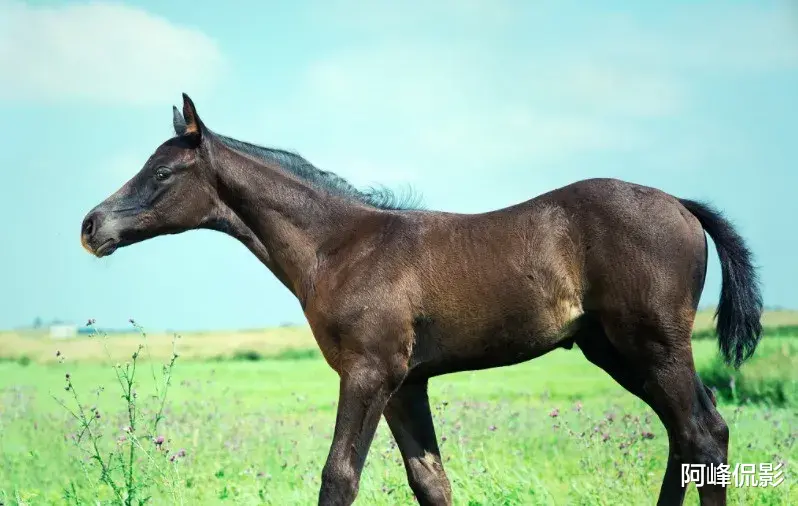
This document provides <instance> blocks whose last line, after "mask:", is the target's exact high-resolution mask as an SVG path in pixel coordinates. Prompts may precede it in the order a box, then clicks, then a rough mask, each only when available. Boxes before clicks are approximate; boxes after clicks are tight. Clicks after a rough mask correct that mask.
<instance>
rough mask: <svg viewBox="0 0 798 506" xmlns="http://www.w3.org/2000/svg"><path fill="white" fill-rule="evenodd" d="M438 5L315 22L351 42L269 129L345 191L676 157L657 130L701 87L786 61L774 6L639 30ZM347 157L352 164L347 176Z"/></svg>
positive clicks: (701, 12) (691, 12)
mask: <svg viewBox="0 0 798 506" xmlns="http://www.w3.org/2000/svg"><path fill="white" fill-rule="evenodd" d="M336 5H338V4H336ZM344 5H346V2H344ZM444 5H445V6H446V7H445V8H441V4H438V3H432V4H425V5H418V6H416V7H417V8H411V7H406V6H404V4H403V6H404V7H403V8H402V9H399V8H397V7H396V6H395V3H394V4H388V3H384V2H375V3H369V4H368V6H365V5H364V6H362V8H359V9H357V10H356V12H355V11H352V10H348V9H345V8H338V7H340V5H338V7H335V8H333V7H330V8H329V11H326V10H322V11H321V13H320V14H316V15H317V16H318V20H319V23H325V24H327V25H329V24H330V23H333V24H335V27H336V30H341V31H344V32H347V33H354V34H356V35H355V36H354V37H355V40H357V43H356V44H353V43H349V44H347V46H346V48H345V49H341V50H337V49H331V50H329V51H328V52H327V53H326V54H323V55H322V56H320V57H318V58H317V60H316V61H314V62H311V63H310V64H309V65H308V66H307V67H306V72H305V74H304V76H303V79H302V80H301V81H300V82H298V83H297V86H296V87H295V88H294V94H293V95H292V96H290V97H279V99H275V103H273V104H270V105H269V106H268V111H267V112H266V113H265V114H266V115H267V116H268V120H267V121H268V122H270V123H273V124H279V130H280V131H281V133H282V135H285V132H286V131H293V132H295V133H296V138H302V139H303V141H302V142H305V139H307V140H308V144H309V146H308V147H304V148H303V150H304V152H305V153H308V150H310V151H314V150H315V151H316V152H317V153H321V154H322V155H323V156H322V159H325V160H338V161H339V162H340V163H338V164H336V165H335V166H334V167H328V168H332V169H333V170H338V171H340V172H341V174H342V175H344V176H345V177H350V176H351V177H353V178H355V179H360V178H361V177H363V176H364V174H362V173H361V172H362V171H363V170H375V171H376V172H374V173H373V174H372V178H374V179H379V178H381V177H383V175H382V174H385V175H388V174H389V171H388V170H385V171H378V170H377V169H376V168H377V167H381V166H382V167H386V168H387V167H404V168H405V169H403V170H402V171H401V173H402V174H404V175H406V176H407V177H408V179H411V178H417V177H418V175H420V174H425V175H428V174H429V173H430V171H431V170H435V171H439V172H443V171H449V172H450V173H451V172H452V171H458V172H461V171H463V170H468V169H473V170H484V169H488V170H491V171H496V170H501V168H502V167H510V166H513V165H514V164H515V165H516V166H518V164H523V165H525V166H527V167H534V166H535V165H539V166H544V165H545V164H547V163H549V162H552V161H561V160H567V159H571V158H572V157H580V156H584V155H591V154H594V153H601V152H613V153H619V154H622V153H624V152H629V151H636V152H639V153H642V152H645V153H650V154H651V156H656V153H657V152H658V151H660V152H663V153H668V154H669V155H670V156H677V157H678V153H675V151H677V150H678V149H680V148H679V146H674V144H673V143H672V142H670V143H669V141H668V139H665V138H664V137H663V136H662V135H663V129H662V128H661V127H662V126H665V127H666V128H672V129H674V128H675V129H676V130H677V131H678V130H679V128H680V127H679V126H677V125H678V124H679V122H681V121H683V120H684V119H685V118H691V117H693V118H695V116H693V115H695V114H700V113H696V110H699V109H700V108H698V107H695V106H696V104H698V103H700V101H701V100H702V97H703V96H704V95H702V94H705V93H711V89H712V88H711V87H708V86H707V82H706V81H704V80H702V79H703V77H705V76H707V75H712V76H714V77H717V76H718V75H720V76H721V77H728V78H729V79H736V78H739V76H740V75H741V74H742V75H758V74H761V73H762V72H779V71H783V70H788V69H792V68H795V67H796V64H798V44H796V43H795V42H796V34H798V31H796V30H795V26H794V24H795V23H793V24H791V21H794V20H795V18H794V17H789V15H790V14H793V13H790V12H787V11H786V9H785V5H786V4H785V5H777V6H775V7H760V6H743V5H726V4H723V5H721V6H720V7H717V6H716V7H715V9H714V10H712V9H710V8H709V7H703V6H690V5H679V6H674V7H671V8H669V9H667V10H666V11H664V12H663V15H662V16H649V17H648V18H647V19H646V20H645V21H643V20H642V19H636V18H631V17H629V16H628V15H616V14H613V13H609V14H607V13H601V12H599V13H590V12H583V13H582V14H580V15H575V16H574V17H573V18H572V19H569V22H568V23H566V24H562V23H560V21H562V19H560V18H563V16H564V14H563V12H565V11H567V7H565V8H564V10H554V8H553V4H545V3H544V4H534V5H532V4H531V3H529V2H526V3H515V4H514V5H515V7H514V8H512V9H510V8H509V7H508V3H507V2H498V3H497V2H482V1H478V0H475V1H471V2H468V3H462V4H461V3H454V4H452V3H450V2H444ZM558 5H559V4H558ZM524 9H526V11H525V10H524ZM580 11H582V9H580ZM336 13H338V14H336ZM342 13H345V14H342ZM786 19H789V20H790V21H787V20H786ZM444 20H445V22H444ZM436 26H438V27H439V28H440V30H441V31H442V33H443V34H444V35H438V31H437V30H435V29H433V28H434V27H436ZM553 27H557V28H556V29H554V28H553ZM710 86H711V85H710ZM701 121H702V122H704V123H707V125H708V126H707V127H706V128H707V129H711V131H713V132H715V137H716V138H717V139H716V142H715V144H714V145H712V146H709V145H706V146H703V147H702V149H705V150H706V151H707V152H712V151H713V150H717V149H726V148H725V147H724V135H723V128H724V127H725V125H722V124H712V118H701ZM730 137H733V134H732V135H730ZM262 138H268V137H266V136H263V137H262ZM319 139H321V140H319ZM704 142H710V139H704ZM694 148H695V146H694ZM352 150H355V151H357V152H358V163H356V164H354V167H355V168H351V169H347V168H346V166H345V163H344V162H347V161H349V160H351V155H349V154H348V153H349V152H351V151H352ZM308 155H309V156H310V155H313V153H308ZM691 156H693V155H691ZM311 159H312V160H315V159H314V158H312V156H311ZM411 168H412V169H411ZM413 171H415V173H413ZM381 172H382V174H381Z"/></svg>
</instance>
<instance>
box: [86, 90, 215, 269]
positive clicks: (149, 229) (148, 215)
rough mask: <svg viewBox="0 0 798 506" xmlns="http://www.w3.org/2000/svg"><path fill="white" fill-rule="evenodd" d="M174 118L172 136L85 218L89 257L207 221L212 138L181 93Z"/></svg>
mask: <svg viewBox="0 0 798 506" xmlns="http://www.w3.org/2000/svg"><path fill="white" fill-rule="evenodd" d="M173 120H174V128H175V134H176V136H175V137H173V138H171V139H169V140H168V141H166V142H164V143H163V144H161V145H160V146H159V147H158V149H156V150H155V153H153V155H152V156H150V158H149V159H148V160H147V162H146V163H145V164H144V167H143V168H142V169H141V170H140V171H139V172H138V174H136V175H135V176H133V177H132V178H131V179H130V180H129V181H128V182H127V183H125V184H124V185H123V186H122V187H121V188H120V189H119V190H117V191H116V193H114V194H113V195H111V196H110V197H108V198H107V199H105V200H104V201H103V202H102V203H100V204H99V205H98V206H97V207H95V208H94V209H92V210H91V211H89V213H88V214H87V215H86V217H85V218H84V220H83V224H82V226H81V229H80V232H81V242H82V244H83V247H84V248H86V250H88V251H89V252H90V253H92V254H94V255H96V256H98V257H102V256H107V255H110V254H111V253H113V252H114V251H115V250H116V249H117V248H120V247H123V246H127V245H130V244H134V243H137V242H140V241H143V240H145V239H149V238H152V237H156V236H159V235H164V234H177V233H180V232H183V231H186V230H190V229H194V228H198V227H200V226H201V225H203V223H205V222H207V221H208V220H209V219H210V218H211V217H212V215H213V212H214V210H215V209H216V208H217V206H218V197H217V193H216V191H215V185H214V178H213V172H212V166H211V163H210V157H209V153H210V152H209V144H210V137H211V135H210V133H209V132H208V130H207V129H206V128H205V126H204V125H203V124H202V121H200V118H199V116H198V115H197V110H196V108H195V107H194V103H193V102H192V101H191V99H190V98H189V97H188V96H187V95H186V94H183V114H182V115H181V114H180V112H179V111H178V110H177V108H175V109H174V118H173Z"/></svg>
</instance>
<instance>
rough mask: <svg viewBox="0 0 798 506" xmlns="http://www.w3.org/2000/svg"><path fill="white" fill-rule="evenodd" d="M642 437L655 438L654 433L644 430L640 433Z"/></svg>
mask: <svg viewBox="0 0 798 506" xmlns="http://www.w3.org/2000/svg"><path fill="white" fill-rule="evenodd" d="M640 437H642V438H643V439H654V433H653V432H648V431H647V430H644V431H643V432H641V433H640Z"/></svg>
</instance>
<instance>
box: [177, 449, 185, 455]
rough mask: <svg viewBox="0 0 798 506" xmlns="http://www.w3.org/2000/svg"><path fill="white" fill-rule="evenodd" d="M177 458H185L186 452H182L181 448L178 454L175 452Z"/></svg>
mask: <svg viewBox="0 0 798 506" xmlns="http://www.w3.org/2000/svg"><path fill="white" fill-rule="evenodd" d="M177 456H178V457H185V456H186V450H184V449H183V448H181V449H180V451H179V452H177Z"/></svg>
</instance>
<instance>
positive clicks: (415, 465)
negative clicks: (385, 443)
mask: <svg viewBox="0 0 798 506" xmlns="http://www.w3.org/2000/svg"><path fill="white" fill-rule="evenodd" d="M408 464H409V468H410V469H408V471H409V473H408V481H409V482H410V488H411V489H412V490H413V492H414V493H415V494H416V498H417V499H418V501H419V504H421V505H434V506H440V505H443V506H449V505H450V504H452V489H451V485H450V484H449V479H448V478H447V477H446V472H445V471H444V470H443V466H442V465H441V463H440V460H439V459H438V457H436V456H435V455H432V454H431V453H426V454H425V455H424V456H423V457H420V458H416V459H412V460H411V461H410V462H409V463H408Z"/></svg>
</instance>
